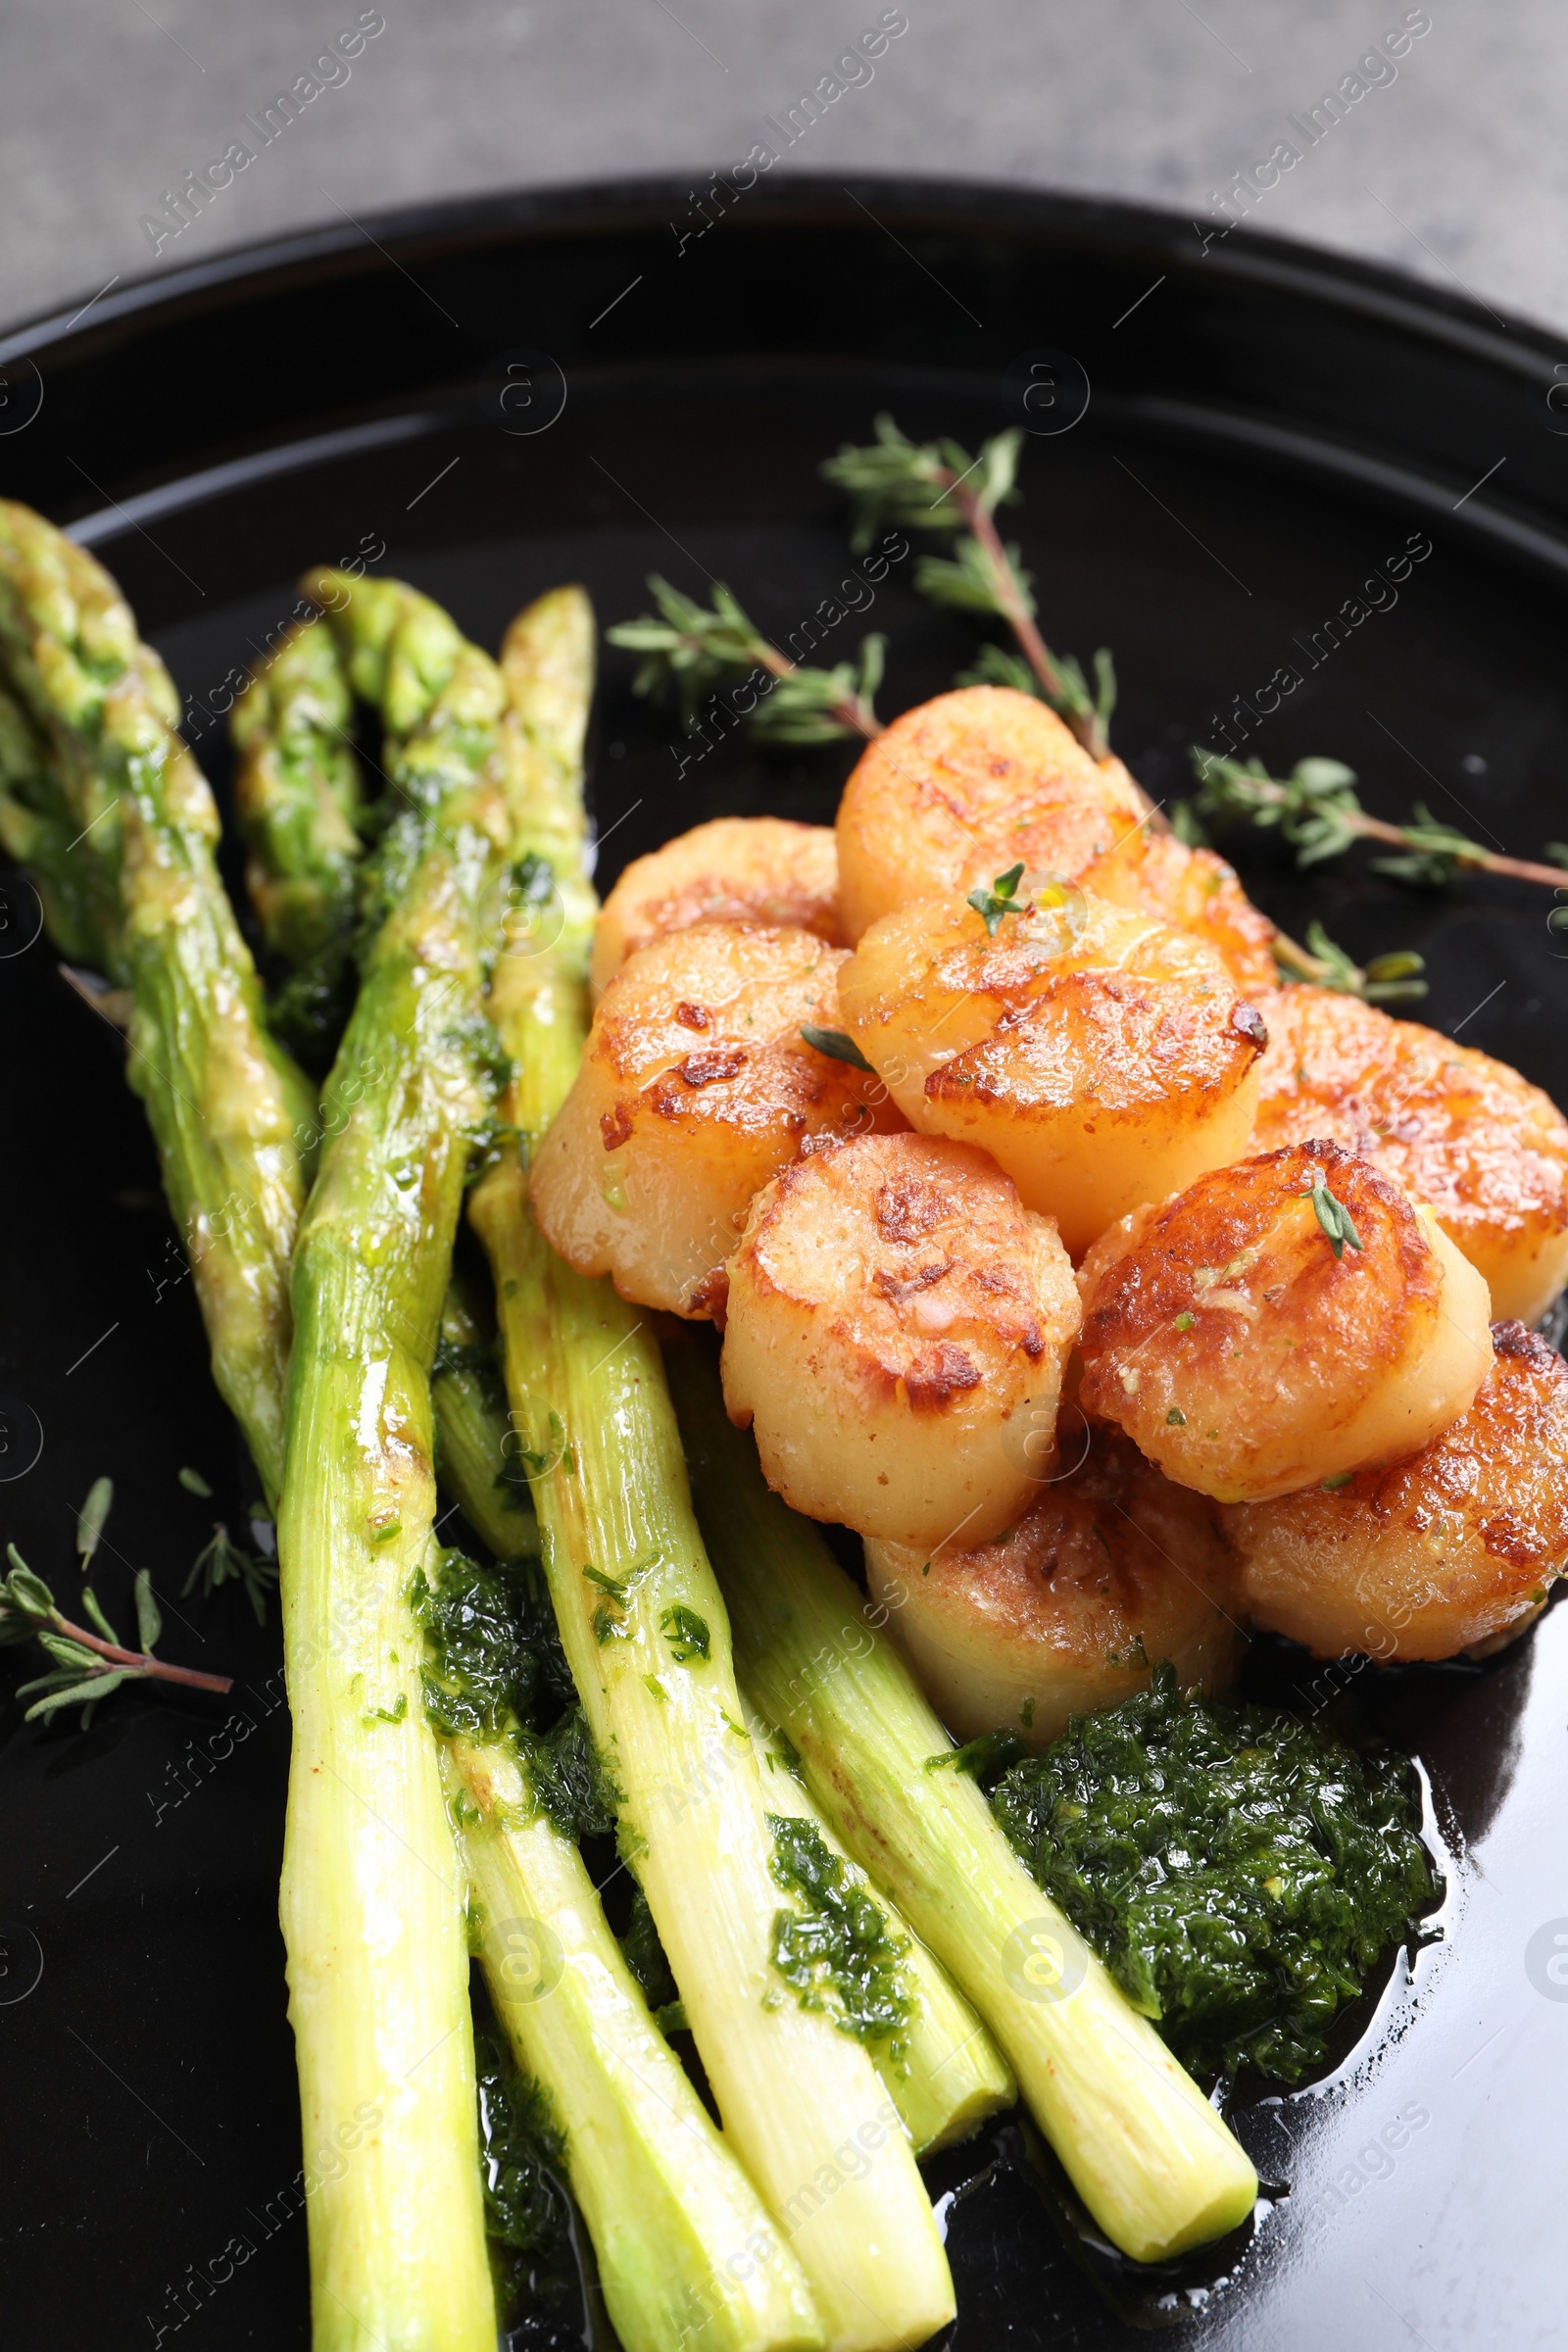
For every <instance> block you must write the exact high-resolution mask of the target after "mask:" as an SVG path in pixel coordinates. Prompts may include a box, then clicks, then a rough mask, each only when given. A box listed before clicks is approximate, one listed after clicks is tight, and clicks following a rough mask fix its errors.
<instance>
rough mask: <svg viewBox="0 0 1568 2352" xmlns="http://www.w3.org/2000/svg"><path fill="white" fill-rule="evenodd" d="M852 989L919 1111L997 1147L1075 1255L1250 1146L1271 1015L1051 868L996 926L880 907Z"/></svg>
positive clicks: (943, 903)
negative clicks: (1048, 880)
mask: <svg viewBox="0 0 1568 2352" xmlns="http://www.w3.org/2000/svg"><path fill="white" fill-rule="evenodd" d="M839 1002H840V1005H841V1006H842V1008H843V1014H844V1022H845V1026H846V1027H847V1028H848V1029H849V1030H850V1031H851V1033H852V1034H853V1036H854V1038H855V1040H856V1043H857V1044H858V1047H859V1048H860V1051H861V1053H862V1054H865V1055H866V1057H867V1059H868V1060H870V1061H871V1062H872V1063H874V1065H875V1066H876V1068H877V1069H878V1070H879V1071H880V1072H881V1074H882V1076H883V1077H884V1078H885V1079H886V1080H887V1082H888V1085H889V1087H890V1088H891V1089H892V1092H893V1096H894V1099H895V1101H896V1102H897V1103H898V1105H899V1107H900V1109H901V1110H902V1111H903V1112H904V1114H905V1116H906V1117H907V1119H908V1120H909V1122H910V1124H911V1126H914V1127H918V1128H920V1129H921V1130H922V1131H924V1132H925V1133H928V1134H938V1135H951V1136H953V1137H954V1138H955V1139H956V1141H958V1142H960V1143H969V1144H975V1145H978V1146H979V1147H980V1148H981V1149H982V1150H983V1151H987V1152H990V1153H991V1154H992V1156H993V1158H994V1159H996V1160H997V1161H998V1162H999V1163H1000V1164H1001V1165H1002V1166H1003V1167H1005V1169H1006V1171H1007V1173H1008V1174H1009V1175H1010V1176H1011V1177H1012V1179H1013V1181H1014V1182H1015V1183H1016V1185H1017V1187H1018V1190H1019V1192H1020V1193H1021V1194H1022V1195H1023V1198H1024V1200H1025V1201H1026V1202H1027V1203H1028V1205H1029V1206H1030V1207H1031V1208H1037V1209H1040V1210H1042V1211H1043V1212H1044V1213H1046V1214H1047V1215H1050V1216H1054V1217H1055V1219H1056V1221H1057V1224H1058V1226H1059V1228H1060V1231H1061V1238H1062V1240H1063V1242H1064V1243H1065V1244H1066V1246H1067V1248H1068V1250H1070V1251H1071V1252H1072V1254H1073V1255H1074V1256H1075V1257H1076V1256H1079V1255H1081V1254H1082V1252H1083V1251H1084V1250H1086V1249H1087V1248H1088V1247H1089V1245H1090V1243H1091V1242H1093V1241H1094V1240H1095V1239H1096V1238H1097V1236H1098V1235H1100V1234H1102V1233H1103V1232H1104V1230H1105V1228H1106V1227H1107V1226H1108V1225H1111V1224H1113V1223H1114V1222H1115V1220H1116V1219H1117V1218H1118V1217H1121V1216H1124V1215H1125V1214H1126V1213H1127V1211H1128V1210H1129V1209H1130V1208H1133V1207H1135V1206H1136V1205H1137V1204H1138V1203H1139V1202H1141V1201H1157V1200H1159V1199H1161V1198H1163V1196H1164V1195H1165V1194H1166V1193H1168V1192H1171V1191H1174V1190H1176V1189H1177V1188H1178V1187H1180V1186H1182V1185H1184V1184H1188V1183H1190V1182H1191V1181H1192V1179H1193V1178H1194V1177H1195V1176H1197V1175H1199V1174H1200V1173H1201V1171H1202V1170H1203V1169H1204V1168H1212V1167H1217V1166H1220V1165H1221V1164H1222V1163H1223V1162H1225V1161H1226V1160H1230V1159H1234V1158H1236V1157H1237V1156H1238V1154H1239V1153H1241V1152H1244V1151H1245V1150H1246V1148H1247V1139H1248V1137H1249V1135H1250V1132H1251V1126H1252V1119H1253V1115H1254V1106H1255V1101H1256V1089H1257V1064H1258V1059H1259V1055H1260V1053H1261V1050H1262V1047H1263V1045H1264V1042H1265V1036H1264V1029H1263V1024H1262V1021H1261V1020H1260V1019H1259V1017H1258V1015H1257V1013H1256V1011H1255V1010H1254V1009H1253V1008H1252V1006H1251V1005H1250V1004H1248V1003H1247V1002H1246V1000H1245V999H1243V998H1242V997H1241V996H1240V994H1239V993H1238V990H1237V987H1236V983H1235V981H1234V980H1233V979H1232V978H1231V976H1230V973H1229V972H1228V971H1227V970H1226V968H1225V966H1224V964H1223V963H1222V962H1221V961H1220V959H1219V957H1218V956H1217V955H1215V953H1214V952H1213V950H1212V949H1210V948H1207V947H1205V946H1203V945H1202V944H1201V942H1200V941H1199V940H1196V939H1194V938H1192V937H1190V936H1189V934H1188V933H1186V932H1184V931H1176V930H1173V929H1172V928H1171V927H1170V925H1168V924H1166V923H1162V922H1160V921H1159V920H1158V918H1157V917H1156V916H1153V915H1148V914H1129V913H1127V912H1126V911H1124V910H1123V909H1122V908H1120V907H1110V906H1107V905H1106V903H1105V902H1104V901H1103V899H1096V898H1094V897H1092V896H1091V895H1090V894H1089V893H1088V892H1083V891H1077V890H1073V889H1067V890H1062V889H1059V888H1055V887H1048V888H1047V889H1046V890H1044V891H1042V892H1041V893H1040V894H1039V897H1038V899H1037V900H1034V901H1029V900H1025V901H1024V902H1022V904H1021V908H1020V911H1018V912H1016V913H1006V914H1003V915H1001V916H1000V917H998V918H997V919H996V926H995V936H994V937H991V936H988V933H987V927H986V921H985V919H984V918H983V917H982V916H981V915H980V914H978V913H977V912H976V911H975V909H974V908H973V907H968V906H966V905H965V904H964V903H963V901H962V900H953V899H948V900H935V901H927V902H926V903H924V904H923V905H918V906H914V907H905V908H904V909H903V910H902V912H900V913H898V914H891V915H885V916H884V917H883V918H882V920H881V921H880V922H877V923H873V924H872V926H871V928H870V930H869V931H867V932H866V933H865V934H864V936H863V937H862V939H861V941H860V944H859V946H858V949H857V950H856V952H855V955H854V956H853V957H852V958H851V959H850V961H849V962H848V963H847V964H846V965H845V966H844V968H843V970H842V971H841V972H840V974H839Z"/></svg>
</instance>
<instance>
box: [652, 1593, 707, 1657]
mask: <svg viewBox="0 0 1568 2352" xmlns="http://www.w3.org/2000/svg"><path fill="white" fill-rule="evenodd" d="M659 1624H660V1630H661V1632H662V1634H663V1637H664V1640H665V1641H666V1642H668V1643H669V1646H670V1648H671V1649H672V1650H673V1651H674V1653H675V1663H676V1665H677V1666H689V1665H690V1664H691V1662H692V1660H693V1658H706V1657H707V1655H708V1650H709V1642H710V1641H711V1635H710V1633H709V1631H708V1620H707V1618H706V1617H699V1616H698V1614H697V1611H696V1610H695V1609H689V1608H687V1606H686V1604H685V1602H684V1601H681V1600H677V1601H676V1602H675V1603H674V1605H673V1606H672V1607H670V1608H667V1609H665V1610H664V1612H663V1614H662V1616H661V1618H660V1620H659Z"/></svg>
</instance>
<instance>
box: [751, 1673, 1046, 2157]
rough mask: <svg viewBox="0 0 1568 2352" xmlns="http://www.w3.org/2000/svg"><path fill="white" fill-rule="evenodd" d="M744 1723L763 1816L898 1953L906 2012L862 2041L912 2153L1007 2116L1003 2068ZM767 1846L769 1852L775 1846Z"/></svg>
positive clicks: (1012, 2087)
mask: <svg viewBox="0 0 1568 2352" xmlns="http://www.w3.org/2000/svg"><path fill="white" fill-rule="evenodd" d="M743 1694H744V1685H743ZM745 1720H746V1725H747V1729H748V1730H749V1731H750V1733H751V1735H752V1740H753V1743H754V1745H755V1746H756V1749H757V1754H758V1760H759V1762H760V1766H761V1771H762V1789H763V1794H764V1796H765V1798H766V1802H767V1809H768V1811H769V1813H772V1814H781V1815H785V1816H787V1817H788V1818H790V1819H791V1820H793V1821H796V1822H800V1823H803V1824H805V1825H807V1826H808V1828H809V1830H810V1832H811V1833H812V1834H813V1836H814V1837H815V1838H816V1839H818V1840H819V1841H820V1843H821V1844H822V1846H823V1847H824V1848H825V1849H826V1852H827V1853H828V1855H829V1856H830V1857H832V1858H833V1859H834V1860H836V1861H837V1862H838V1863H839V1864H840V1865H841V1866H842V1868H843V1869H844V1871H845V1873H846V1876H847V1878H848V1879H849V1880H850V1882H851V1883H852V1884H853V1885H855V1886H856V1887H858V1889H859V1890H860V1891H861V1892H863V1894H864V1896H865V1897H866V1898H867V1899H868V1900H869V1901H870V1902H872V1903H874V1904H875V1906H876V1908H877V1910H878V1912H879V1913H880V1915H881V1921H882V1928H883V1934H884V1936H886V1938H887V1940H888V1942H889V1943H890V1944H892V1945H898V1944H901V1943H902V1945H903V1947H904V1948H903V1950H902V1951H901V1952H900V1953H899V1954H898V1958H897V1963H896V1967H897V1975H898V1978H899V1981H900V1985H901V1988H902V1990H903V1993H904V1996H905V2000H906V2004H907V2007H906V2013H905V2015H904V2017H903V2019H902V2020H901V2022H900V2024H899V2026H898V2028H897V2030H896V2032H893V2033H889V2034H868V2035H867V2036H865V2039H866V2045H867V2047H868V2048H869V2050H870V2052H871V2056H872V2059H873V2060H874V2062H875V2064H876V2070H877V2073H878V2074H879V2075H880V2076H881V2078H882V2080H883V2082H885V2083H886V2084H887V2087H888V2092H889V2095H890V2097H891V2098H892V2100H893V2103H894V2105H895V2106H896V2107H897V2109H898V2111H899V2113H900V2115H901V2116H902V2117H903V2118H904V2124H905V2129H906V2130H907V2132H908V2134H909V2137H910V2139H911V2140H912V2141H913V2142H914V2148H915V2153H916V2154H917V2155H920V2156H929V2155H934V2154H935V2153H936V2151H937V2149H938V2148H946V2147H952V2146H955V2145H956V2143H957V2142H958V2141H959V2140H964V2139H968V2138H969V2137H970V2136H971V2135H972V2134H973V2133H974V2132H976V2131H979V2129H980V2126H981V2125H982V2124H983V2123H984V2122H985V2120H986V2118H987V2116H989V2115H995V2114H996V2113H997V2112H998V2110H999V2109H1000V2108H1003V2107H1010V2106H1011V2104H1012V2102H1013V2100H1014V2099H1015V2098H1016V2097H1017V2095H1018V2085H1017V2084H1016V2082H1014V2081H1013V2079H1012V2073H1011V2070H1010V2068H1009V2067H1008V2065H1007V2062H1006V2060H1005V2058H1004V2057H1003V2055H1002V2052H1001V2051H1000V2050H999V2049H998V2047H997V2045H996V2043H995V2042H994V2041H993V2040H992V2038H991V2035H990V2034H988V2033H987V2032H986V2029H985V2027H984V2026H983V2025H982V2024H981V2023H980V2020H979V2018H978V2017H976V2015H975V2013H974V2011H973V2009H971V2008H970V2006H969V2003H968V2002H967V2001H966V2000H965V1999H964V1997H963V1995H962V1993H961V1992H959V1990H958V1988H957V1986H956V1985H955V1984H954V1982H953V1979H952V1978H951V1977H950V1976H949V1975H948V1972H947V1970H946V1969H945V1968H944V1967H943V1965H942V1963H941V1961H940V1960H938V1959H937V1958H936V1956H935V1954H934V1953H931V1952H928V1951H927V1950H926V1948H925V1945H924V1944H923V1943H921V1942H920V1941H919V1939H918V1937H916V1936H911V1935H910V1934H909V1931H908V1929H907V1926H906V1925H905V1922H904V1920H903V1918H902V1917H901V1916H900V1913H899V1911H898V1909H897V1907H896V1906H895V1905H894V1904H893V1903H892V1902H890V1901H889V1899H888V1897H887V1896H886V1895H885V1894H884V1893H883V1892H882V1890H881V1888H880V1887H875V1886H873V1885H872V1883H871V1881H870V1880H869V1879H868V1878H867V1877H866V1876H865V1874H864V1872H862V1871H861V1870H859V1869H858V1866H857V1865H856V1863H855V1862H854V1861H853V1860H852V1859H851V1857H850V1855H849V1853H848V1851H847V1850H846V1848H845V1847H844V1845H843V1844H842V1843H841V1842H840V1840H839V1838H837V1837H836V1835H835V1834H834V1831H833V1828H832V1825H831V1824H830V1822H829V1821H828V1818H827V1816H826V1814H825V1813H824V1812H823V1811H822V1809H821V1807H820V1806H819V1805H818V1804H817V1802H816V1799H815V1798H814V1797H813V1796H812V1794H811V1792H810V1790H809V1789H808V1788H807V1786H806V1784H805V1782H804V1780H802V1779H799V1778H798V1777H797V1771H798V1766H797V1767H795V1769H792V1766H794V1765H795V1759H794V1758H793V1757H792V1756H791V1755H790V1754H789V1752H788V1748H787V1745H786V1743H785V1742H784V1741H782V1740H780V1739H779V1737H778V1735H777V1734H776V1733H775V1732H773V1731H772V1730H771V1729H770V1727H769V1726H768V1725H767V1724H766V1723H764V1721H763V1720H762V1718H761V1717H760V1715H759V1714H758V1713H757V1712H756V1710H755V1709H754V1708H752V1707H751V1706H750V1705H748V1706H747V1709H746V1717H745ZM774 1842H775V1846H776V1844H777V1839H776V1838H775V1841H774ZM774 1875H775V1877H776V1876H777V1872H776V1871H775V1874H774Z"/></svg>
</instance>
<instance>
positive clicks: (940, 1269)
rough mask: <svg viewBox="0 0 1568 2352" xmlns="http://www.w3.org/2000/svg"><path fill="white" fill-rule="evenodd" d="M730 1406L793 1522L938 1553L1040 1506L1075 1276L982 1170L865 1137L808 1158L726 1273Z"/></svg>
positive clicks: (759, 1205)
mask: <svg viewBox="0 0 1568 2352" xmlns="http://www.w3.org/2000/svg"><path fill="white" fill-rule="evenodd" d="M728 1275H729V1296H728V1307H727V1314H726V1322H725V1331H724V1357H723V1373H724V1397H725V1402H726V1404H727V1405H728V1407H729V1412H730V1418H731V1419H732V1420H734V1421H737V1422H739V1423H741V1424H742V1425H744V1424H746V1423H747V1422H750V1423H751V1424H752V1426H753V1428H754V1429H755V1431H756V1433H757V1443H758V1450H759V1452H760V1457H761V1462H762V1468H763V1470H764V1471H765V1473H766V1475H767V1478H768V1481H769V1483H770V1484H771V1485H772V1486H774V1487H775V1488H777V1490H778V1491H779V1493H780V1494H782V1495H783V1496H784V1498H785V1500H786V1501H787V1502H789V1503H790V1504H792V1505H793V1507H794V1508H795V1509H796V1510H800V1511H805V1512H806V1513H807V1514H808V1515H809V1517H811V1518H814V1519H832V1520H840V1521H842V1522H843V1523H844V1524H845V1525H846V1526H849V1527H853V1528H856V1529H858V1531H859V1532H860V1533H861V1534H862V1535H876V1536H890V1537H893V1538H895V1539H897V1540H900V1541H903V1542H907V1543H911V1544H937V1543H939V1542H942V1541H944V1540H945V1539H947V1538H948V1537H951V1536H953V1535H955V1534H956V1533H959V1532H960V1531H961V1532H962V1533H963V1534H965V1535H969V1534H972V1535H975V1536H979V1537H987V1536H992V1535H995V1534H996V1533H997V1531H998V1530H999V1529H1000V1528H1002V1527H1004V1526H1005V1525H1006V1523H1007V1521H1008V1519H1009V1518H1010V1517H1012V1515H1013V1514H1014V1513H1015V1512H1016V1511H1017V1510H1018V1508H1019V1507H1020V1505H1021V1504H1022V1503H1023V1501H1024V1500H1025V1499H1026V1498H1027V1496H1028V1495H1029V1494H1030V1493H1031V1492H1032V1490H1033V1487H1034V1484H1035V1479H1036V1475H1037V1464H1036V1462H1035V1461H1034V1459H1033V1458H1032V1456H1031V1446H1033V1447H1034V1448H1035V1450H1036V1451H1038V1447H1039V1444H1040V1441H1041V1438H1042V1435H1043V1434H1044V1435H1045V1436H1046V1437H1047V1438H1049V1434H1050V1432H1051V1430H1052V1428H1053V1426H1054V1419H1055V1409H1056V1397H1057V1393H1058V1390H1059V1388H1060V1383H1061V1367H1062V1363H1063V1360H1064V1358H1065V1356H1066V1352H1067V1349H1068V1348H1069V1347H1070V1346H1071V1344H1072V1339H1073V1335H1074V1333H1075V1332H1076V1330H1077V1328H1078V1299H1077V1294H1076V1292H1075V1291H1074V1288H1073V1282H1072V1269H1071V1267H1070V1266H1069V1264H1068V1262H1067V1257H1066V1253H1065V1252H1064V1250H1062V1247H1061V1244H1060V1243H1059V1241H1058V1240H1057V1238H1056V1231H1055V1227H1054V1225H1053V1224H1052V1223H1051V1222H1050V1220H1049V1219H1048V1218H1045V1217H1038V1216H1034V1215H1032V1214H1031V1213H1030V1212H1029V1211H1028V1210H1027V1209H1025V1208H1024V1207H1023V1205H1022V1203H1021V1202H1020V1201H1019V1199H1018V1196H1017V1193H1016V1192H1015V1190H1014V1188H1013V1186H1012V1184H1011V1182H1010V1180H1009V1179H1008V1178H1007V1177H1006V1176H1005V1175H1004V1174H1003V1173H1002V1171H1001V1170H1000V1169H999V1168H996V1167H994V1166H993V1165H992V1163H991V1162H990V1161H989V1160H988V1159H986V1158H985V1157H984V1155H983V1154H982V1153H981V1152H971V1151H968V1150H966V1149H965V1148H964V1147H963V1146H962V1145H960V1144H952V1143H947V1142H944V1141H941V1140H939V1139H937V1138H934V1137H929V1136H913V1135H890V1136H867V1137H863V1138H858V1139H857V1140H855V1141H852V1142H849V1143H842V1144H837V1145H834V1146H832V1147H831V1148H827V1149H817V1150H813V1151H811V1152H809V1154H808V1155H805V1156H803V1157H802V1158H801V1159H799V1160H797V1161H796V1162H795V1164H794V1165H793V1166H791V1167H789V1168H786V1169H785V1170H784V1171H783V1173H782V1174H781V1175H780V1176H778V1177H777V1178H775V1179H774V1181H773V1182H772V1183H771V1184H770V1185H768V1187H767V1188H766V1190H765V1191H764V1192H762V1193H760V1195H759V1196H758V1198H757V1200H756V1201H754V1203H753V1205H752V1212H751V1215H750V1217H749V1218H748V1220H747V1226H746V1232H745V1236H744V1238H743V1240H742V1242H741V1246H740V1248H739V1250H737V1251H736V1252H735V1254H734V1256H733V1257H732V1258H731V1259H730V1261H729V1267H728Z"/></svg>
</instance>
